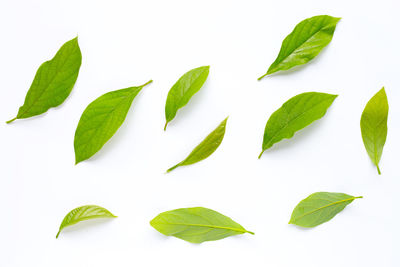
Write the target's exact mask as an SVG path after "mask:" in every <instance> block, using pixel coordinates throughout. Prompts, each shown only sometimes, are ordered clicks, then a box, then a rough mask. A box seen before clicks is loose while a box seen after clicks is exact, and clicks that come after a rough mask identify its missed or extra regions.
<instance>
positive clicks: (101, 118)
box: [74, 81, 152, 164]
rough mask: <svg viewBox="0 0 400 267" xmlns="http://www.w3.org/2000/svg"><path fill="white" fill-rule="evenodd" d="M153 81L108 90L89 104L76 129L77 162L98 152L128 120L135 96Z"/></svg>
mask: <svg viewBox="0 0 400 267" xmlns="http://www.w3.org/2000/svg"><path fill="white" fill-rule="evenodd" d="M151 82H152V81H149V82H147V83H146V84H144V85H141V86H136V87H129V88H126V89H121V90H117V91H112V92H108V93H106V94H104V95H102V96H100V97H99V98H97V99H96V100H94V101H93V102H92V103H90V104H89V106H87V108H86V109H85V111H84V112H83V114H82V116H81V118H80V120H79V124H78V127H77V128H76V132H75V140H74V147H75V162H76V164H78V163H79V162H81V161H83V160H86V159H88V158H90V157H91V156H93V155H94V154H95V153H97V151H99V150H100V149H101V148H102V147H103V145H104V144H105V143H106V142H107V141H108V140H109V139H110V138H111V137H112V136H113V135H114V134H115V132H116V131H117V130H118V129H119V127H120V126H121V125H122V123H123V122H124V120H125V117H126V115H127V114H128V111H129V108H130V107H131V104H132V101H133V99H134V98H135V97H136V95H137V94H138V93H139V92H140V91H141V90H142V88H143V87H144V86H146V85H147V84H149V83H151Z"/></svg>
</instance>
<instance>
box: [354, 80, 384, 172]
mask: <svg viewBox="0 0 400 267" xmlns="http://www.w3.org/2000/svg"><path fill="white" fill-rule="evenodd" d="M388 112H389V104H388V100H387V96H386V92H385V88H382V89H381V90H380V91H379V92H378V93H376V94H375V95H374V96H373V97H372V98H371V99H370V100H369V101H368V103H367V105H366V106H365V109H364V111H363V113H362V115H361V121H360V125H361V135H362V139H363V142H364V146H365V149H366V150H367V152H368V155H369V157H370V158H371V160H372V162H373V163H374V164H375V166H376V168H377V170H378V173H379V174H381V171H380V169H379V161H380V159H381V156H382V151H383V146H384V145H385V142H386V135H387V119H388Z"/></svg>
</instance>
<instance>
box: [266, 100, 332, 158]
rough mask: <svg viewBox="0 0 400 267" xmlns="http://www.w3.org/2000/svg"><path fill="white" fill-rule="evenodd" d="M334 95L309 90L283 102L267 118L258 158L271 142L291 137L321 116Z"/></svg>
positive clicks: (270, 145)
mask: <svg viewBox="0 0 400 267" xmlns="http://www.w3.org/2000/svg"><path fill="white" fill-rule="evenodd" d="M336 97H337V95H331V94H325V93H317V92H309V93H303V94H299V95H297V96H295V97H292V98H291V99H289V100H288V101H287V102H285V103H284V104H283V105H282V107H280V108H279V109H278V110H276V111H275V112H274V113H273V114H272V115H271V117H270V118H269V119H268V122H267V125H266V126H265V131H264V140H263V144H262V152H261V154H260V156H259V157H258V158H261V155H262V154H263V153H264V151H265V150H267V149H268V148H270V147H272V145H273V144H275V143H278V142H279V141H281V140H282V139H284V138H291V137H292V136H293V135H294V133H295V132H297V131H299V130H301V129H303V128H304V127H306V126H307V125H309V124H311V123H312V122H313V121H315V120H318V119H320V118H322V117H323V116H324V115H325V113H326V111H327V110H328V108H329V107H330V105H331V104H332V102H333V101H334V100H335V98H336Z"/></svg>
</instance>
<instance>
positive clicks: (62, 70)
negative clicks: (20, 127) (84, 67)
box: [7, 38, 82, 123]
mask: <svg viewBox="0 0 400 267" xmlns="http://www.w3.org/2000/svg"><path fill="white" fill-rule="evenodd" d="M81 62H82V54H81V50H80V48H79V44H78V38H74V39H72V40H70V41H68V42H66V43H65V44H64V45H63V46H62V47H61V48H60V50H58V52H57V54H56V55H55V56H54V57H53V59H51V60H49V61H46V62H44V63H43V64H42V65H41V66H40V67H39V69H38V70H37V72H36V75H35V78H34V80H33V82H32V85H31V87H30V88H29V91H28V93H27V94H26V97H25V102H24V105H23V106H21V107H20V108H19V110H18V114H17V116H16V117H15V118H14V119H12V120H9V121H8V122H7V123H11V122H13V121H14V120H16V119H24V118H29V117H32V116H36V115H39V114H42V113H45V112H46V111H47V110H48V109H49V108H52V107H57V106H58V105H60V104H61V103H63V102H64V100H65V99H66V98H67V97H68V96H69V94H70V93H71V91H72V88H73V87H74V84H75V82H76V79H77V78H78V73H79V68H80V67H81Z"/></svg>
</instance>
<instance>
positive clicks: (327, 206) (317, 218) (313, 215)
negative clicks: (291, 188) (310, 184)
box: [289, 192, 362, 227]
mask: <svg viewBox="0 0 400 267" xmlns="http://www.w3.org/2000/svg"><path fill="white" fill-rule="evenodd" d="M356 198H362V197H353V196H350V195H347V194H343V193H329V192H318V193H314V194H311V195H310V196H308V197H307V198H306V199H303V200H302V201H300V203H299V204H298V205H297V206H296V207H295V208H294V210H293V213H292V217H291V218H290V221H289V223H290V224H295V225H298V226H302V227H315V226H317V225H320V224H322V223H324V222H327V221H329V220H330V219H332V218H333V217H335V215H336V214H338V213H339V212H341V211H342V210H343V209H344V208H345V207H346V206H347V205H349V204H350V203H351V202H353V200H354V199H356Z"/></svg>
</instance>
